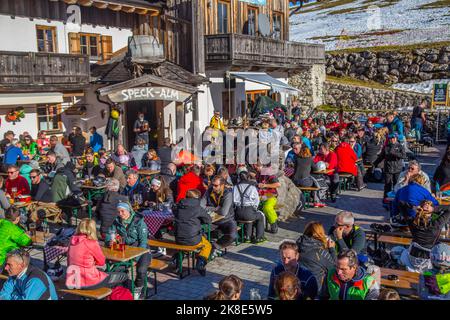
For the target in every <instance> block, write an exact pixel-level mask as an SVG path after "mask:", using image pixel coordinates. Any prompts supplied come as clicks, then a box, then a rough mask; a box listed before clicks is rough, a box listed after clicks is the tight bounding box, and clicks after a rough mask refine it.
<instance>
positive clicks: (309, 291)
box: [268, 240, 319, 300]
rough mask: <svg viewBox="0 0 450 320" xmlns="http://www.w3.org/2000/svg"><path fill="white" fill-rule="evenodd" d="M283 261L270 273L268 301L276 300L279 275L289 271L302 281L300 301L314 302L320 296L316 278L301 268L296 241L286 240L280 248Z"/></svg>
mask: <svg viewBox="0 0 450 320" xmlns="http://www.w3.org/2000/svg"><path fill="white" fill-rule="evenodd" d="M279 251H280V258H281V261H280V262H278V263H277V265H276V266H275V267H274V268H273V269H272V272H271V273H270V283H269V293H268V299H269V300H273V299H276V298H277V297H276V292H275V281H276V278H277V277H278V275H279V274H281V273H282V272H284V271H288V272H290V273H293V274H295V275H296V276H297V278H298V279H299V281H300V288H301V294H300V295H299V297H298V299H299V300H307V299H310V300H314V299H315V298H316V296H317V294H318V290H319V289H318V285H317V280H316V277H314V275H313V274H312V273H311V271H309V270H308V269H306V268H304V267H302V266H300V263H299V261H298V259H299V256H300V255H299V253H298V246H297V244H296V243H295V241H292V240H285V241H283V242H282V243H281V244H280V247H279Z"/></svg>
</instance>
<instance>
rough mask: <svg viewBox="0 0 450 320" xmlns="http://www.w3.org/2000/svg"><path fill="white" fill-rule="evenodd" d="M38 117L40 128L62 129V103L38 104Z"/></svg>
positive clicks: (49, 129)
mask: <svg viewBox="0 0 450 320" xmlns="http://www.w3.org/2000/svg"><path fill="white" fill-rule="evenodd" d="M37 118H38V128H39V130H45V131H58V130H62V122H61V105H59V104H49V105H38V106H37Z"/></svg>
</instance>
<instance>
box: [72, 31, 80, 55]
mask: <svg viewBox="0 0 450 320" xmlns="http://www.w3.org/2000/svg"><path fill="white" fill-rule="evenodd" d="M69 52H70V53H72V54H81V48H80V34H79V33H75V32H69Z"/></svg>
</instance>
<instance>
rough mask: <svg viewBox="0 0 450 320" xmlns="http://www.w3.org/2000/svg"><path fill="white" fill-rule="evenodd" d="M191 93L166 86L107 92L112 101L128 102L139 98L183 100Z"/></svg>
mask: <svg viewBox="0 0 450 320" xmlns="http://www.w3.org/2000/svg"><path fill="white" fill-rule="evenodd" d="M190 96H191V95H190V94H189V93H187V92H183V91H179V90H176V89H172V88H168V87H139V88H130V89H124V90H120V91H117V92H113V93H110V94H108V97H109V99H110V100H111V101H112V102H115V103H119V102H128V101H140V100H166V101H178V102H183V101H185V100H186V99H188V98H189V97H190Z"/></svg>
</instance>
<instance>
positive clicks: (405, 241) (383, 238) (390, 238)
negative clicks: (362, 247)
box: [366, 234, 412, 246]
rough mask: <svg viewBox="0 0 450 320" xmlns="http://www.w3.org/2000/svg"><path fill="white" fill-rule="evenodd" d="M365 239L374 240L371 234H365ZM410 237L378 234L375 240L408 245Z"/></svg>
mask: <svg viewBox="0 0 450 320" xmlns="http://www.w3.org/2000/svg"><path fill="white" fill-rule="evenodd" d="M366 238H367V240H369V241H370V240H372V241H374V240H375V236H374V235H373V234H367V235H366ZM411 240H412V239H411V238H404V237H396V236H386V235H380V236H378V239H377V241H378V242H382V243H389V244H394V245H400V246H409V245H410V244H411Z"/></svg>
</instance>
